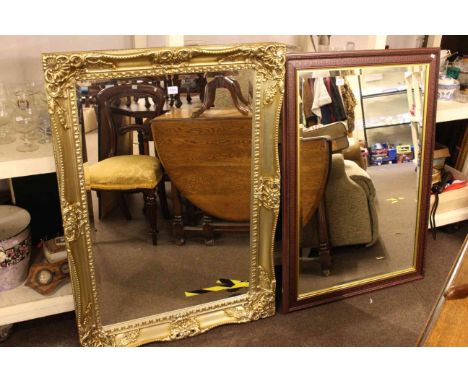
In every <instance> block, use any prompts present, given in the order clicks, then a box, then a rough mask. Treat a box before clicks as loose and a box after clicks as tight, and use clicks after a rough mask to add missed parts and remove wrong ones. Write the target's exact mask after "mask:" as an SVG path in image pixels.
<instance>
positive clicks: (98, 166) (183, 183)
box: [77, 70, 254, 325]
mask: <svg viewBox="0 0 468 382" xmlns="http://www.w3.org/2000/svg"><path fill="white" fill-rule="evenodd" d="M253 83H254V71H253V70H239V71H232V72H213V73H210V72H208V73H207V72H204V73H192V74H180V75H163V76H160V77H151V78H136V79H116V80H112V81H101V82H98V81H94V82H86V83H85V82H80V83H78V84H77V92H78V98H79V100H81V105H80V108H79V109H80V118H81V122H82V137H83V138H84V139H82V143H83V146H84V150H83V153H84V162H86V163H85V167H84V172H85V180H86V189H87V193H88V204H89V211H90V220H91V221H92V225H91V227H92V243H93V254H94V259H95V274H96V284H97V291H98V299H99V304H100V315H101V320H102V323H103V324H104V325H109V324H114V323H118V322H123V321H129V320H132V319H137V318H141V317H147V316H150V315H155V314H159V313H163V312H169V311H173V310H177V309H181V308H186V307H192V306H195V305H199V304H202V303H207V302H212V301H216V300H221V299H225V298H227V297H233V296H237V295H241V294H244V293H246V292H247V291H248V287H249V277H250V276H249V275H250V273H249V272H250V269H249V267H250V236H249V233H250V223H249V222H250V190H251V186H250V182H251V171H250V169H251V151H252V144H251V141H252V112H251V103H252V89H253V85H252V84H253Z"/></svg>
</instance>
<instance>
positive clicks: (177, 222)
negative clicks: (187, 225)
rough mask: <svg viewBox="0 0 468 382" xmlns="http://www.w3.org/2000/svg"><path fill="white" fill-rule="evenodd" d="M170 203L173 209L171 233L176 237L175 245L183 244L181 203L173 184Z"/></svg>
mask: <svg viewBox="0 0 468 382" xmlns="http://www.w3.org/2000/svg"><path fill="white" fill-rule="evenodd" d="M171 195H172V205H173V210H174V217H173V219H172V234H173V235H174V237H175V238H176V244H177V245H184V244H185V235H184V221H183V218H182V203H181V201H180V195H179V191H178V190H177V188H176V187H175V186H174V184H171Z"/></svg>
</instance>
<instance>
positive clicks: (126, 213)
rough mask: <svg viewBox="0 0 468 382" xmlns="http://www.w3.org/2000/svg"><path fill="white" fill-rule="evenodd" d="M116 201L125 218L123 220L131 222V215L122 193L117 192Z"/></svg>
mask: <svg viewBox="0 0 468 382" xmlns="http://www.w3.org/2000/svg"><path fill="white" fill-rule="evenodd" d="M118 200H119V207H120V210H121V211H122V213H123V215H124V216H125V219H127V220H132V215H131V214H130V209H129V208H128V204H127V199H125V194H124V193H123V192H119V195H118Z"/></svg>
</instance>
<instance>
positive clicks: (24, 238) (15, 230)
mask: <svg viewBox="0 0 468 382" xmlns="http://www.w3.org/2000/svg"><path fill="white" fill-rule="evenodd" d="M30 221H31V216H30V215H29V213H28V212H27V211H26V210H24V209H22V208H19V207H16V206H8V205H6V206H0V292H2V291H5V290H9V289H13V288H16V287H17V286H19V285H21V284H22V283H23V281H24V280H25V279H26V276H27V273H28V265H29V259H30V255H31V233H30V229H29V223H30Z"/></svg>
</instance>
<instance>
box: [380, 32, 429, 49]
mask: <svg viewBox="0 0 468 382" xmlns="http://www.w3.org/2000/svg"><path fill="white" fill-rule="evenodd" d="M423 37H424V36H423V35H391V36H387V45H388V46H389V48H390V49H404V48H419V47H420V45H419V44H420V42H421V40H420V38H423Z"/></svg>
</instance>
